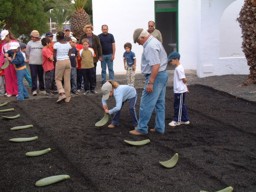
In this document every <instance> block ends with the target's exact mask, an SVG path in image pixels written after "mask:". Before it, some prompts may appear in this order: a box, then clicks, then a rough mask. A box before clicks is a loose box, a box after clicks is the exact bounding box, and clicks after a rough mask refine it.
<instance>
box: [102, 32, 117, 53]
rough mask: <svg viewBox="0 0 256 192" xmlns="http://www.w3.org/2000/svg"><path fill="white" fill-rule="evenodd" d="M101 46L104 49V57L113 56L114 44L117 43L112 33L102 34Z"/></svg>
mask: <svg viewBox="0 0 256 192" xmlns="http://www.w3.org/2000/svg"><path fill="white" fill-rule="evenodd" d="M99 38H100V44H101V47H102V55H110V54H113V47H112V44H113V43H115V39H114V36H113V35H112V34H111V33H107V34H104V33H101V34H100V35H99Z"/></svg>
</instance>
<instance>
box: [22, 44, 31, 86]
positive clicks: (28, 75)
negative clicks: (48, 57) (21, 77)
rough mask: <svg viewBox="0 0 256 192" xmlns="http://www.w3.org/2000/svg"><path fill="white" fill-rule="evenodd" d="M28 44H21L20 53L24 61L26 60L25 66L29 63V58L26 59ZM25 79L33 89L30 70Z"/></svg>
mask: <svg viewBox="0 0 256 192" xmlns="http://www.w3.org/2000/svg"><path fill="white" fill-rule="evenodd" d="M26 46H27V45H26V44H25V43H20V51H21V53H22V55H23V57H24V60H25V64H27V63H28V60H27V57H26ZM25 79H26V81H27V82H28V86H29V87H32V79H31V76H30V73H29V71H28V69H27V68H26V75H25Z"/></svg>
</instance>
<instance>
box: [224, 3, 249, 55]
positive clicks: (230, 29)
mask: <svg viewBox="0 0 256 192" xmlns="http://www.w3.org/2000/svg"><path fill="white" fill-rule="evenodd" d="M243 4H244V0H237V1H235V2H233V3H231V4H230V6H228V7H227V8H226V9H225V10H224V13H223V14H222V17H221V20H220V52H219V55H220V57H244V53H243V51H242V49H241V46H242V38H238V37H241V36H242V33H241V28H240V26H239V23H238V21H237V18H238V17H239V12H240V10H241V7H242V6H243Z"/></svg>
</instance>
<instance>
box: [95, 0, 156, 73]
mask: <svg viewBox="0 0 256 192" xmlns="http://www.w3.org/2000/svg"><path fill="white" fill-rule="evenodd" d="M149 20H154V0H129V1H123V0H94V1H93V26H94V31H93V33H94V34H96V35H98V34H100V33H101V25H102V24H107V25H108V26H109V33H112V34H113V35H114V37H115V41H116V59H115V60H114V71H115V73H125V71H124V67H123V53H124V47H123V46H124V44H125V43H126V42H131V43H132V46H133V47H132V51H133V52H134V53H135V55H136V58H137V72H140V66H141V65H140V61H141V53H142V50H143V47H142V46H139V45H138V44H134V43H133V32H134V30H135V29H136V28H144V29H147V24H148V21H149ZM97 74H101V66H100V62H98V65H97Z"/></svg>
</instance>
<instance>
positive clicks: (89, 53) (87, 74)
mask: <svg viewBox="0 0 256 192" xmlns="http://www.w3.org/2000/svg"><path fill="white" fill-rule="evenodd" d="M82 43H83V49H82V50H80V57H81V73H82V76H83V78H84V91H85V93H84V95H88V94H89V93H93V94H96V91H95V88H96V85H95V83H94V81H93V73H94V63H93V57H94V51H93V49H92V48H89V46H90V45H89V40H88V39H87V38H85V39H83V40H82Z"/></svg>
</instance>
